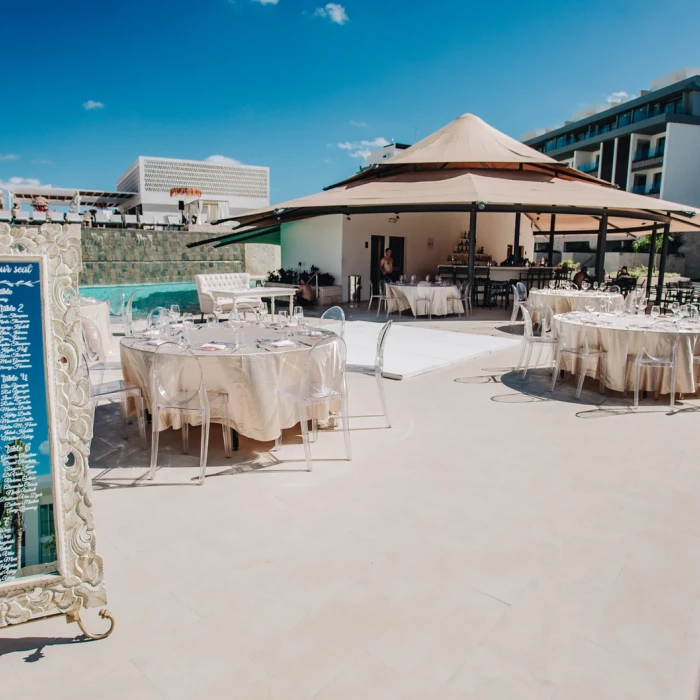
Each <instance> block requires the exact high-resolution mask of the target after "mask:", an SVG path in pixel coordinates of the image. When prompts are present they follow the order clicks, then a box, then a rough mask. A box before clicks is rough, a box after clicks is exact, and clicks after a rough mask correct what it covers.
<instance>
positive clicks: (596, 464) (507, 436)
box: [0, 317, 700, 700]
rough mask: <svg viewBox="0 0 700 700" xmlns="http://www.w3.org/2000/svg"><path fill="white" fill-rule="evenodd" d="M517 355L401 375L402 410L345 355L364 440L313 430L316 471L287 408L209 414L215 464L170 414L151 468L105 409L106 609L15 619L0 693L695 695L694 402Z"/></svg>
mask: <svg viewBox="0 0 700 700" xmlns="http://www.w3.org/2000/svg"><path fill="white" fill-rule="evenodd" d="M477 318H479V317H477ZM503 325H504V323H503V321H492V320H486V319H485V318H484V319H483V320H476V321H447V322H443V323H441V324H440V327H441V328H448V327H452V328H453V329H454V330H461V331H466V330H469V331H472V332H483V333H501V332H502V331H500V330H497V329H498V328H500V327H502V326H503ZM517 356H518V349H517V348H513V349H508V350H505V351H502V352H500V353H497V354H493V355H490V356H488V357H485V358H484V357H482V358H477V359H475V360H473V361H470V362H466V363H463V364H460V365H456V366H452V367H449V368H447V369H445V370H441V371H438V372H433V373H430V374H426V375H422V376H419V377H415V378H413V379H409V380H405V381H402V382H388V383H387V391H388V397H389V402H390V407H391V409H392V413H393V415H392V418H393V423H394V427H393V428H392V429H391V430H386V429H383V428H382V427H381V425H382V422H381V419H380V418H378V417H376V416H375V415H372V414H376V413H377V409H378V400H377V397H376V395H375V387H374V384H373V382H372V380H369V379H366V378H364V377H352V378H351V380H350V403H351V406H350V409H351V415H352V416H354V417H355V418H354V420H353V423H352V430H353V432H352V438H353V451H354V460H353V461H352V462H346V461H343V460H342V459H341V458H342V456H343V454H344V453H343V448H342V436H341V435H340V434H337V435H335V434H329V433H327V432H326V433H322V434H321V436H320V441H319V443H318V445H317V446H315V447H314V454H315V456H316V458H317V460H318V461H317V462H316V463H315V469H314V471H313V472H312V473H307V472H305V471H303V465H302V462H301V459H302V450H301V445H300V439H299V436H298V434H297V432H296V431H289V432H288V434H287V435H285V446H284V448H283V450H282V452H281V453H279V454H273V453H270V452H268V449H269V448H270V447H271V445H261V444H256V443H251V442H249V441H246V440H242V441H241V450H240V452H238V453H236V455H235V457H234V459H233V460H230V461H227V460H226V459H225V458H224V457H223V454H222V449H221V445H220V443H219V440H220V438H219V435H218V431H215V432H214V442H213V450H212V453H211V465H212V466H211V468H210V469H209V474H210V476H209V477H208V478H207V482H206V484H205V486H204V487H202V488H198V487H196V486H193V485H191V482H190V479H191V478H192V477H193V476H194V475H195V473H196V468H195V461H196V457H190V458H185V457H183V456H181V455H180V454H179V452H178V443H177V441H176V439H175V437H174V436H173V435H172V433H168V434H166V438H165V439H164V440H163V443H164V450H163V452H162V462H163V464H170V465H171V466H169V467H164V468H162V469H161V470H160V471H159V473H158V476H157V479H156V481H155V483H149V482H145V481H143V479H142V477H143V475H144V474H145V472H146V467H147V454H146V453H145V452H144V451H142V450H140V448H139V447H138V445H137V444H136V440H135V439H132V440H130V441H128V442H123V441H122V440H121V439H119V438H118V437H116V436H115V429H116V426H117V416H116V413H115V411H114V410H112V408H111V407H106V408H104V409H100V410H99V412H98V416H99V418H98V428H97V431H98V434H97V437H96V439H95V442H94V447H93V455H92V474H93V482H94V510H95V519H96V522H97V528H98V530H97V533H98V547H99V551H100V553H101V554H102V556H103V557H104V560H105V576H106V581H107V584H108V593H109V606H108V607H109V608H110V610H112V612H113V613H114V614H115V617H116V620H117V628H116V631H115V632H114V634H113V635H112V636H111V637H110V638H109V639H107V640H104V641H100V642H94V643H71V638H72V636H73V635H75V634H76V633H77V632H78V630H77V628H76V627H75V626H67V625H66V624H65V622H63V621H61V620H59V619H55V620H50V621H44V622H37V623H34V624H32V625H28V626H24V627H21V628H16V629H11V630H4V631H0V654H2V655H1V656H0V679H1V680H0V686H1V687H2V691H1V692H0V696H2V697H11V696H16V697H22V698H46V697H52V698H53V699H54V700H61V699H62V698H71V699H72V700H83V699H90V700H97V699H98V698H120V699H121V698H144V699H145V698H194V697H199V698H235V699H236V700H259V699H260V700H262V699H266V700H270V699H274V700H310V699H311V698H314V699H315V700H346V699H348V700H375V699H376V700H378V699H380V698H381V699H383V700H384V699H390V700H428V699H430V700H453V699H454V700H457V699H459V700H521V699H522V700H524V699H528V700H625V699H630V700H632V699H634V700H662V699H663V700H667V699H670V698H673V699H674V700H685V699H688V700H690V699H691V698H692V699H693V700H697V697H698V686H697V676H698V668H699V666H700V464H699V460H698V448H697V435H698V425H700V423H699V421H700V413H699V411H700V402H698V401H695V400H691V401H687V400H685V401H682V402H681V404H680V405H679V410H678V411H677V412H676V413H675V415H672V416H671V415H668V414H667V411H666V408H665V406H664V404H663V403H662V402H660V403H656V402H654V401H649V402H647V403H646V404H645V405H644V406H643V407H642V408H641V409H640V411H639V412H638V413H636V414H635V413H633V412H632V411H630V410H629V409H628V408H627V406H628V403H629V402H628V401H626V400H623V399H622V398H621V397H619V396H618V397H610V396H608V397H602V396H600V395H599V394H597V393H595V391H594V390H593V389H595V387H593V386H591V389H589V390H585V391H584V395H583V397H582V400H581V401H575V400H573V398H572V396H573V386H572V383H571V382H570V381H568V382H565V383H563V384H560V385H558V388H557V391H556V392H555V393H554V394H548V393H547V392H546V390H545V387H546V377H545V376H544V373H543V372H539V373H538V372H535V373H533V374H532V376H530V375H529V376H528V379H527V380H526V381H525V382H522V381H521V380H520V379H519V378H516V377H514V376H513V374H512V372H511V368H512V366H513V364H514V362H515V361H517ZM134 435H135V430H134ZM197 437H198V436H197V432H196V431H195V432H193V435H192V440H193V442H194V440H196V439H197ZM89 619H90V620H94V622H93V624H94V626H95V627H97V626H98V625H99V624H100V623H99V621H97V620H95V619H94V616H93V617H89Z"/></svg>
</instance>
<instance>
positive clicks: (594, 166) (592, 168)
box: [576, 160, 600, 173]
mask: <svg viewBox="0 0 700 700" xmlns="http://www.w3.org/2000/svg"><path fill="white" fill-rule="evenodd" d="M599 167H600V161H598V160H597V161H595V163H581V165H577V166H576V170H580V171H581V172H582V173H597V172H598V168H599Z"/></svg>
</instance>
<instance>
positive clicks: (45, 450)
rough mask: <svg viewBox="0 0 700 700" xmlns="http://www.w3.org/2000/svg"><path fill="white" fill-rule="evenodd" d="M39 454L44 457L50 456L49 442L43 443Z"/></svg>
mask: <svg viewBox="0 0 700 700" xmlns="http://www.w3.org/2000/svg"><path fill="white" fill-rule="evenodd" d="M39 452H40V454H42V455H47V454H49V452H50V448H49V441H48V440H44V442H42V443H41V445H39Z"/></svg>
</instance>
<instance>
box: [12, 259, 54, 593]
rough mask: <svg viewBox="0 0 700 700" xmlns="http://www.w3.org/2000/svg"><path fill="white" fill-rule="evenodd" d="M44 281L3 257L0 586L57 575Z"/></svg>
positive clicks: (30, 267) (26, 265)
mask: <svg viewBox="0 0 700 700" xmlns="http://www.w3.org/2000/svg"><path fill="white" fill-rule="evenodd" d="M41 278H42V274H41V262H40V261H38V260H37V261H32V262H29V261H27V262H25V261H18V260H17V258H14V259H13V258H4V259H3V258H0V581H8V580H12V579H15V578H18V577H20V576H31V575H35V574H39V573H44V574H46V573H57V567H56V530H55V523H54V513H53V488H52V480H51V456H50V440H49V419H48V394H47V383H46V367H45V343H46V339H45V337H44V313H43V305H42V282H41Z"/></svg>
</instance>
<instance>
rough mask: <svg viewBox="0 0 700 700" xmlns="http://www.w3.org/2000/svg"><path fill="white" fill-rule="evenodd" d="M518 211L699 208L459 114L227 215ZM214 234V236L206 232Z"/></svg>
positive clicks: (541, 216) (560, 215)
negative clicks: (314, 187)
mask: <svg viewBox="0 0 700 700" xmlns="http://www.w3.org/2000/svg"><path fill="white" fill-rule="evenodd" d="M472 210H477V211H483V212H486V213H488V212H498V213H501V212H514V213H515V212H521V213H523V214H525V215H526V216H528V217H529V218H530V220H531V221H532V223H533V227H534V229H535V231H536V232H543V233H544V232H546V233H549V231H550V226H551V216H552V215H556V227H555V228H556V231H557V232H577V233H597V232H598V230H599V228H600V220H601V217H602V216H603V215H606V216H607V217H608V230H609V231H610V232H611V233H614V232H626V233H629V234H630V235H635V234H639V235H644V234H646V233H648V232H649V231H650V230H651V229H652V227H653V226H654V224H659V223H661V224H668V225H670V228H671V231H673V232H685V231H694V230H700V210H698V209H694V208H693V207H690V206H687V205H684V204H678V203H676V202H667V201H663V200H660V199H655V198H653V197H648V196H645V195H637V194H633V193H631V192H625V191H622V190H619V189H617V188H616V187H615V186H614V185H612V184H611V183H609V182H605V181H603V180H599V179H598V178H595V177H592V176H590V175H586V174H584V173H581V172H579V171H578V170H574V169H573V168H570V167H568V166H566V165H564V164H562V163H558V162H556V161H554V160H552V159H551V158H549V157H548V156H545V155H544V154H542V153H540V152H539V151H536V150H534V149H532V148H530V147H529V146H526V145H525V144H522V143H520V142H519V141H516V140H515V139H513V138H511V137H509V136H506V135H505V134H502V133H501V132H500V131H498V130H497V129H494V128H493V127H491V126H489V125H488V124H486V123H485V122H483V121H482V120H481V119H479V118H478V117H475V116H474V115H472V114H465V115H463V116H461V117H459V118H458V119H455V120H454V121H453V122H451V123H450V124H448V125H447V126H445V127H443V128H442V129H440V130H439V131H436V132H435V133H434V134H431V135H430V136H428V137H427V138H425V139H423V140H422V141H419V142H418V143H417V144H415V145H414V146H411V148H408V149H406V150H405V151H402V152H400V153H398V154H397V155H395V156H394V157H393V158H390V159H388V160H387V161H384V162H383V163H381V164H380V165H378V166H376V167H373V168H369V169H367V170H363V171H362V172H360V173H357V174H356V175H353V176H352V177H351V178H348V179H347V180H345V181H344V182H341V183H339V184H337V185H333V186H331V187H329V188H327V189H326V190H324V191H323V192H318V193H316V194H312V195H309V196H307V197H300V198H299V199H293V200H290V201H287V202H283V203H281V204H277V205H275V206H273V207H267V208H265V209H260V210H258V211H253V212H248V213H247V214H245V215H244V216H238V217H235V219H236V221H238V222H239V223H240V224H241V226H245V227H246V230H248V231H254V230H256V229H261V228H265V227H267V226H271V225H279V224H282V223H285V222H289V221H295V220H299V219H306V218H311V217H315V216H324V215H328V214H344V215H348V216H351V215H353V214H369V213H382V212H390V213H391V212H395V213H402V212H404V213H405V212H460V211H464V212H467V211H472ZM213 240H221V238H218V239H213Z"/></svg>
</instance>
